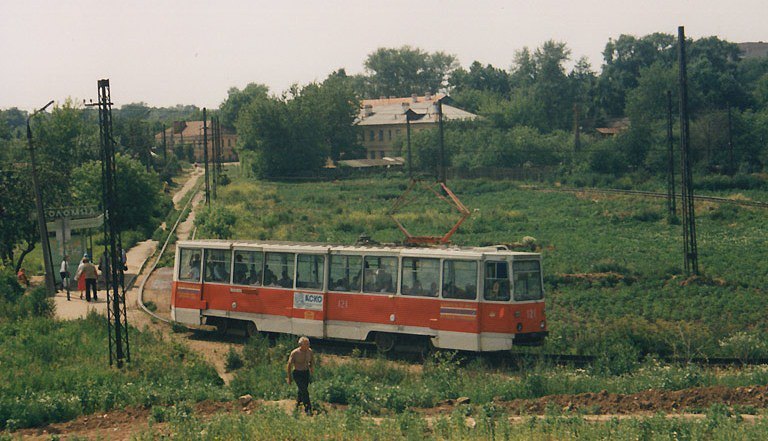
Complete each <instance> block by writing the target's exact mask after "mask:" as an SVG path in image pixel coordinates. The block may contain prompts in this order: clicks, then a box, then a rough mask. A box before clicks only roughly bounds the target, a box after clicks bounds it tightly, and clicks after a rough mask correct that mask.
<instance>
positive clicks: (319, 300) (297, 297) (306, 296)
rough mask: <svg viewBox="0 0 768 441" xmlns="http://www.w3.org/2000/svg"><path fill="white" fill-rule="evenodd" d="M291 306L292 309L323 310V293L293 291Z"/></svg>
mask: <svg viewBox="0 0 768 441" xmlns="http://www.w3.org/2000/svg"><path fill="white" fill-rule="evenodd" d="M293 308H294V309H311V310H314V311H322V310H323V295H322V294H310V293H306V292H295V293H293Z"/></svg>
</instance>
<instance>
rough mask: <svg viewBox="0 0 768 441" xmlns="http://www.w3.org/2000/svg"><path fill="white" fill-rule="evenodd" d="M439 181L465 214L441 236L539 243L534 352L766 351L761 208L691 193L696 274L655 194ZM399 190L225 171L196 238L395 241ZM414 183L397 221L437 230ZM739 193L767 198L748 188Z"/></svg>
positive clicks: (390, 183)
mask: <svg viewBox="0 0 768 441" xmlns="http://www.w3.org/2000/svg"><path fill="white" fill-rule="evenodd" d="M450 186H451V188H452V189H453V191H454V192H455V193H456V194H457V195H458V196H459V197H460V198H461V200H462V201H463V203H464V204H465V205H466V206H467V207H469V208H470V210H472V211H473V214H472V216H471V217H470V219H468V220H467V221H466V222H465V223H464V225H462V227H461V228H460V230H459V232H458V233H457V234H456V235H455V236H454V243H457V244H460V245H486V244H495V243H514V242H517V241H520V240H521V238H523V237H524V236H532V237H534V238H536V240H537V243H538V244H539V245H540V247H541V253H542V255H543V258H544V270H545V272H546V282H547V302H548V305H547V308H548V309H547V313H548V318H549V320H548V322H549V328H550V331H551V336H550V338H549V340H548V342H547V344H546V346H545V347H544V348H543V350H544V351H553V352H566V353H576V354H597V355H604V356H605V357H606V359H607V360H612V359H613V358H616V357H622V356H625V354H629V355H628V358H630V359H632V358H635V357H636V356H640V355H642V354H659V355H677V356H682V357H689V356H696V355H708V356H716V355H719V356H738V357H752V356H768V345H766V344H765V343H763V342H764V341H765V338H764V337H765V336H766V334H767V331H768V321H766V319H765V315H764V311H765V310H766V307H768V296H766V288H765V287H766V286H768V263H767V262H768V246H767V245H768V243H767V241H768V239H767V238H766V235H765V231H766V226H768V216H766V213H765V210H763V209H758V208H742V207H737V206H732V205H717V204H714V203H698V204H697V205H696V214H697V237H698V248H699V265H700V268H701V272H702V276H701V277H698V278H688V279H687V278H686V277H684V276H683V275H682V266H683V261H682V227H681V226H680V225H679V222H674V221H669V220H667V217H666V205H665V201H664V200H656V199H642V198H637V197H629V196H620V195H602V196H600V195H595V194H588V193H576V194H574V193H561V192H548V191H536V190H531V189H528V188H526V186H524V185H521V184H518V183H514V182H503V181H489V180H468V181H453V182H451V183H450ZM406 187H407V182H406V181H405V180H404V178H384V177H379V178H371V179H359V180H348V181H337V182H306V183H274V182H272V183H267V182H256V181H249V180H246V179H243V178H237V179H235V180H234V182H233V183H232V184H230V185H229V186H226V187H223V188H221V189H220V190H219V198H218V200H216V201H215V202H214V206H215V210H214V211H215V212H217V213H224V214H223V215H217V216H214V218H216V221H215V222H210V223H208V222H206V221H207V219H206V218H205V217H204V216H201V221H202V222H201V229H200V230H199V232H198V237H206V235H207V236H208V237H212V236H215V235H220V236H230V237H232V238H236V239H272V240H301V241H317V242H332V243H345V244H349V243H354V242H355V240H356V239H357V238H358V236H359V235H360V234H362V233H366V234H369V235H370V236H371V237H372V238H373V239H375V240H378V241H381V242H393V241H398V240H402V238H403V236H402V233H401V232H400V231H399V230H398V229H397V228H396V226H395V224H394V222H392V220H391V219H389V217H388V216H387V212H388V210H389V209H390V207H391V206H392V204H393V203H394V201H395V200H396V199H397V198H398V197H399V196H400V195H401V194H402V193H403V191H404V190H405V189H406ZM420 194H421V196H420V197H416V198H415V199H414V200H413V202H412V203H411V204H410V205H408V206H407V207H406V210H405V211H404V212H402V213H400V214H398V215H397V216H398V219H399V220H400V221H402V222H403V223H404V225H405V226H406V227H407V228H408V229H409V230H410V231H411V233H412V234H417V235H423V234H433V235H441V234H443V233H444V232H445V231H447V230H448V229H449V228H450V226H451V225H452V224H453V221H455V219H457V215H456V214H455V213H454V212H452V211H451V208H450V207H449V206H448V205H447V204H444V203H442V202H440V201H439V200H437V199H436V198H434V197H433V196H430V195H429V194H428V192H424V191H422V192H421V193H420ZM719 194H720V195H723V192H722V191H720V192H719ZM727 196H730V197H736V198H738V197H746V196H744V195H743V194H728V195H727ZM749 197H750V198H753V199H756V200H768V194H765V193H764V192H760V191H757V190H750V191H749ZM222 223H223V224H227V225H225V226H226V228H223V230H222ZM627 367H631V366H627ZM618 369H619V370H622V369H624V368H618Z"/></svg>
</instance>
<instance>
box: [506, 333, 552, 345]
mask: <svg viewBox="0 0 768 441" xmlns="http://www.w3.org/2000/svg"><path fill="white" fill-rule="evenodd" d="M547 335H549V331H541V332H526V333H521V334H515V339H514V340H512V344H513V345H514V346H541V345H543V344H544V339H545V338H546V337H547Z"/></svg>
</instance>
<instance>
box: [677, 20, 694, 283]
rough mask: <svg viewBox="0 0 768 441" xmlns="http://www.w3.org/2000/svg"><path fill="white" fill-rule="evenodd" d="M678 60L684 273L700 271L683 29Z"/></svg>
mask: <svg viewBox="0 0 768 441" xmlns="http://www.w3.org/2000/svg"><path fill="white" fill-rule="evenodd" d="M677 39H678V46H677V48H678V62H679V64H680V68H679V77H678V79H679V83H680V158H681V164H680V165H681V166H682V180H683V183H682V193H683V197H682V199H683V206H682V212H683V253H684V255H685V273H686V275H691V274H693V275H698V274H699V257H698V249H697V245H696V212H695V210H694V207H693V201H694V197H693V171H692V167H691V155H690V144H689V139H690V131H689V128H688V73H687V72H686V59H685V28H684V27H683V26H680V27H678V28H677Z"/></svg>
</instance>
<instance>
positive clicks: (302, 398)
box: [293, 370, 312, 413]
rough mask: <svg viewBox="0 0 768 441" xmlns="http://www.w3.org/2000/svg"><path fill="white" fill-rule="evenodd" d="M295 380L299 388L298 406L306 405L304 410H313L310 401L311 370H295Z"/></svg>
mask: <svg viewBox="0 0 768 441" xmlns="http://www.w3.org/2000/svg"><path fill="white" fill-rule="evenodd" d="M293 381H295V382H296V387H298V388H299V394H298V395H297V396H296V407H299V406H301V405H304V412H307V413H309V412H311V411H312V403H310V402H309V371H296V370H294V371H293Z"/></svg>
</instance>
